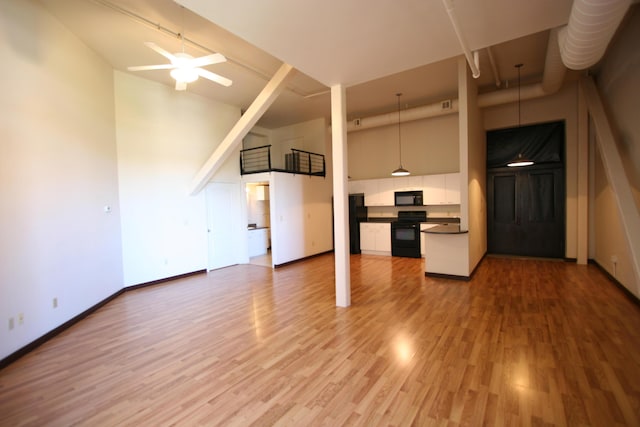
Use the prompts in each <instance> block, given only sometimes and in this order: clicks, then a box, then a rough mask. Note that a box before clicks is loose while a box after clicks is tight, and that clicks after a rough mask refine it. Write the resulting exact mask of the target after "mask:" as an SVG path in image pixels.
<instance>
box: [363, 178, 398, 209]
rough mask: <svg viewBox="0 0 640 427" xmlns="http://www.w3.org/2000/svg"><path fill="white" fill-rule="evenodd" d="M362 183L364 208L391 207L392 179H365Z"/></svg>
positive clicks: (393, 188) (393, 183)
mask: <svg viewBox="0 0 640 427" xmlns="http://www.w3.org/2000/svg"><path fill="white" fill-rule="evenodd" d="M363 182H364V204H365V206H393V193H394V190H395V187H394V185H395V182H394V180H393V178H383V179H366V180H363Z"/></svg>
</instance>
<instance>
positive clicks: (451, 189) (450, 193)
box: [444, 173, 460, 205]
mask: <svg viewBox="0 0 640 427" xmlns="http://www.w3.org/2000/svg"><path fill="white" fill-rule="evenodd" d="M444 189H445V193H444V196H445V204H446V205H459V204H460V173H447V174H445V175H444Z"/></svg>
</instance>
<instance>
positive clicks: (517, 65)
mask: <svg viewBox="0 0 640 427" xmlns="http://www.w3.org/2000/svg"><path fill="white" fill-rule="evenodd" d="M516 68H517V69H518V127H520V68H522V64H516Z"/></svg>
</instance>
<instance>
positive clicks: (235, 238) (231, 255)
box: [206, 182, 247, 270]
mask: <svg viewBox="0 0 640 427" xmlns="http://www.w3.org/2000/svg"><path fill="white" fill-rule="evenodd" d="M206 192H207V193H206V196H207V197H206V199H207V217H208V218H207V223H208V228H209V236H208V241H209V262H208V266H207V269H208V270H214V269H217V268H222V267H227V266H230V265H234V264H239V263H241V262H243V258H242V256H241V255H242V249H243V247H242V245H241V242H243V241H246V233H247V231H246V226H245V227H244V228H243V227H242V223H241V221H240V219H241V218H242V214H243V208H242V201H241V199H240V194H241V193H242V188H241V186H240V184H232V183H217V182H213V183H210V184H209V185H208V186H207V188H206ZM245 223H246V221H245Z"/></svg>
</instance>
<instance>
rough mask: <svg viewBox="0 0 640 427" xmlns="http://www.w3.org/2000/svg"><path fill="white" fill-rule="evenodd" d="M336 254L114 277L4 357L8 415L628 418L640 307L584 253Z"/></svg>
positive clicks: (511, 421) (130, 420)
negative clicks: (458, 264)
mask: <svg viewBox="0 0 640 427" xmlns="http://www.w3.org/2000/svg"><path fill="white" fill-rule="evenodd" d="M351 263H352V264H351V265H352V273H351V274H352V275H351V279H352V304H353V305H352V306H351V307H350V308H347V309H343V308H337V307H335V298H334V285H333V255H331V254H328V255H323V256H320V257H317V258H312V259H310V260H308V261H305V262H301V263H296V264H291V265H288V266H286V267H283V268H280V269H276V270H271V269H268V268H264V267H260V266H254V265H241V266H234V267H229V268H225V269H221V270H217V271H214V272H210V273H208V274H202V275H197V276H192V277H188V278H186V279H181V280H179V281H175V282H169V283H166V284H161V285H156V286H153V287H148V288H143V289H139V290H135V291H130V292H126V293H125V294H123V295H122V296H120V297H118V298H117V299H115V300H113V301H112V302H110V303H109V304H107V305H106V306H104V307H103V308H101V309H100V310H98V311H97V312H95V313H94V314H92V315H91V316H89V317H88V318H87V319H85V320H83V321H82V322H80V323H78V324H76V325H75V326H73V327H72V328H70V329H68V330H67V331H65V332H64V333H62V334H60V335H58V336H57V337H55V338H54V339H52V340H50V341H48V342H47V343H45V344H44V345H42V346H41V347H39V348H37V349H36V350H35V351H33V352H32V353H30V354H28V355H26V356H25V357H23V358H21V359H19V360H18V361H16V362H15V363H13V364H11V365H10V366H8V367H6V368H5V369H3V370H1V371H0V425H2V426H22V425H27V426H43V425H46V426H69V425H82V426H116V425H117V426H120V425H131V426H161V425H181V426H194V425H207V426H211V425H225V426H250V425H295V426H312V425H327V426H340V425H362V426H371V425H384V426H386V425H393V426H405V425H418V426H431V425H434V426H455V425H487V426H502V425H509V426H511V425H532V426H553V425H555V426H565V425H567V426H577V425H587V426H588V425H591V426H614V425H620V426H622V425H627V426H638V425H640V308H639V307H638V306H637V305H635V304H634V303H633V302H631V301H630V300H629V299H628V298H627V297H626V296H624V295H623V294H622V292H621V291H620V290H619V289H617V288H616V287H615V286H614V285H613V284H612V283H610V282H609V281H608V279H607V278H606V277H605V276H604V275H603V274H602V273H601V272H600V271H599V270H598V269H597V268H596V267H594V266H577V265H575V264H572V263H564V262H553V261H544V260H522V259H513V258H511V259H509V258H493V257H487V258H486V259H485V260H484V261H483V262H482V264H481V265H480V266H479V268H478V270H477V272H476V274H475V276H474V277H473V279H472V280H471V281H470V282H459V281H452V280H444V279H434V278H427V277H425V276H424V273H423V271H422V260H418V259H412V258H395V257H394V258H392V257H378V256H367V255H354V256H352V258H351Z"/></svg>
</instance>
